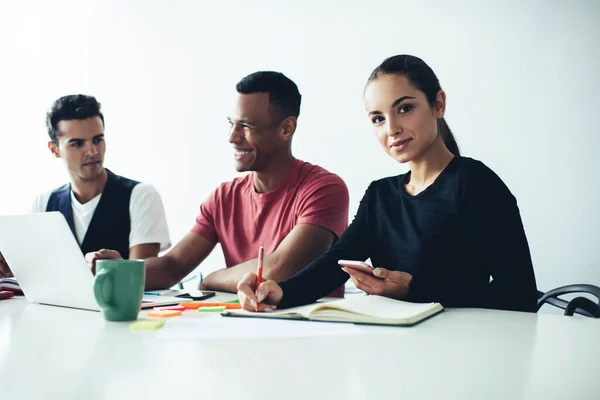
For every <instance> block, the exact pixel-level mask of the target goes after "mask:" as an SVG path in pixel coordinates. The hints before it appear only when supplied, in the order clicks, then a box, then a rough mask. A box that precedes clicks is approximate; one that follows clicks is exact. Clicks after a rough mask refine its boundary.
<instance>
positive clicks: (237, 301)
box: [225, 299, 240, 304]
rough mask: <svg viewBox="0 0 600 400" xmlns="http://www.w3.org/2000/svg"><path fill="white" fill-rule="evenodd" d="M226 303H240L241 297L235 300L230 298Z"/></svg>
mask: <svg viewBox="0 0 600 400" xmlns="http://www.w3.org/2000/svg"><path fill="white" fill-rule="evenodd" d="M225 303H234V304H240V300H239V299H235V300H229V301H226V302H225Z"/></svg>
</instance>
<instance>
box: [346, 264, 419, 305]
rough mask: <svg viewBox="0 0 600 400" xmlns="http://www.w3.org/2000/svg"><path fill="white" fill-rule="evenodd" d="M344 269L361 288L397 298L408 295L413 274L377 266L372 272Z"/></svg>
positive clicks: (400, 298) (371, 292)
mask: <svg viewBox="0 0 600 400" xmlns="http://www.w3.org/2000/svg"><path fill="white" fill-rule="evenodd" d="M342 270H344V271H345V272H346V273H347V274H349V275H350V277H351V278H352V281H353V282H354V285H356V287H357V288H359V289H360V290H363V291H365V292H367V293H369V294H375V295H378V296H385V297H389V298H392V299H397V300H402V299H403V298H405V297H406V294H407V293H408V288H409V287H410V282H411V281H412V275H411V274H408V273H406V272H400V271H390V270H389V269H385V268H375V269H374V270H373V273H372V274H370V273H366V272H362V271H359V270H357V269H354V268H342Z"/></svg>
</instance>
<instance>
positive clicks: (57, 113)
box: [46, 94, 104, 144]
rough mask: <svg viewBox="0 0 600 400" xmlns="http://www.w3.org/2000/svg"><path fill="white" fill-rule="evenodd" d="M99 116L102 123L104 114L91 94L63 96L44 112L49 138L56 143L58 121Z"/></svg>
mask: <svg viewBox="0 0 600 400" xmlns="http://www.w3.org/2000/svg"><path fill="white" fill-rule="evenodd" d="M92 117H100V119H101V120H102V125H104V115H102V111H101V110H100V103H98V101H97V100H96V98H95V97H93V96H86V95H85V94H71V95H68V96H63V97H61V98H60V99H58V100H56V101H55V102H54V103H52V107H51V108H50V111H48V113H47V114H46V127H47V128H48V136H50V140H52V141H53V142H54V143H56V144H58V123H59V122H60V121H69V120H72V119H87V118H92Z"/></svg>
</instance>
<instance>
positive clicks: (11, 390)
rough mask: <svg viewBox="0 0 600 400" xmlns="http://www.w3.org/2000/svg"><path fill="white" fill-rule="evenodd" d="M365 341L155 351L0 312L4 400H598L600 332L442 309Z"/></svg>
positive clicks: (166, 346) (57, 312)
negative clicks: (426, 318)
mask: <svg viewBox="0 0 600 400" xmlns="http://www.w3.org/2000/svg"><path fill="white" fill-rule="evenodd" d="M232 298H234V296H233V295H225V294H224V295H219V296H218V297H217V298H213V299H211V300H212V301H216V300H218V301H226V300H229V299H232ZM142 314H144V313H142ZM177 318H180V317H177ZM243 320H244V321H256V320H248V319H243ZM167 323H168V322H167ZM310 323H311V322H306V324H310ZM163 329H164V328H163ZM361 329H364V330H365V333H364V334H361V335H352V336H322V337H306V338H276V339H216V340H196V341H177V340H175V341H161V340H156V339H155V336H156V335H157V333H158V332H159V331H144V332H140V331H137V332H133V331H131V330H130V329H129V323H109V322H105V321H104V320H103V319H102V317H101V315H100V314H99V313H95V312H90V311H80V310H72V309H67V308H60V307H52V306H44V305H37V304H30V303H28V302H27V301H26V300H24V299H22V298H13V299H9V300H2V301H0V399H2V400H13V399H14V400H28V399H35V400H40V399H60V400H67V399H88V400H94V399H128V400H130V399H161V400H165V399H242V398H248V399H277V398H281V399H308V400H315V399H392V398H394V399H399V398H403V399H503V400H506V399H600V376H599V372H598V371H599V369H598V363H599V362H600V347H599V346H598V339H599V338H600V322H599V321H598V320H591V319H583V318H569V317H564V316H560V315H551V314H537V315H536V314H526V313H515V312H502V311H494V310H478V309H470V310H469V309H456V310H452V309H450V310H446V311H444V312H443V313H442V314H440V315H438V316H435V317H434V318H431V319H429V320H427V321H425V322H423V323H421V324H419V325H417V326H414V327H410V328H399V327H361Z"/></svg>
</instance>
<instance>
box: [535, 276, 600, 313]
mask: <svg viewBox="0 0 600 400" xmlns="http://www.w3.org/2000/svg"><path fill="white" fill-rule="evenodd" d="M569 293H587V294H591V295H594V296H595V297H596V299H597V300H596V302H595V303H594V302H593V301H592V300H590V299H588V298H587V297H583V296H580V297H575V298H574V299H573V300H571V301H566V300H563V299H560V298H559V297H558V296H562V295H564V294H569ZM544 304H551V305H553V306H555V307H558V308H560V309H563V310H565V315H568V316H571V317H572V316H573V314H580V315H584V316H586V317H590V318H600V288H599V287H598V286H594V285H585V284H581V285H567V286H562V287H559V288H556V289H552V290H550V291H549V292H546V293H544V292H540V291H539V290H538V302H537V310H538V311H539V310H540V308H541V307H542V306H543V305H544Z"/></svg>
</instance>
